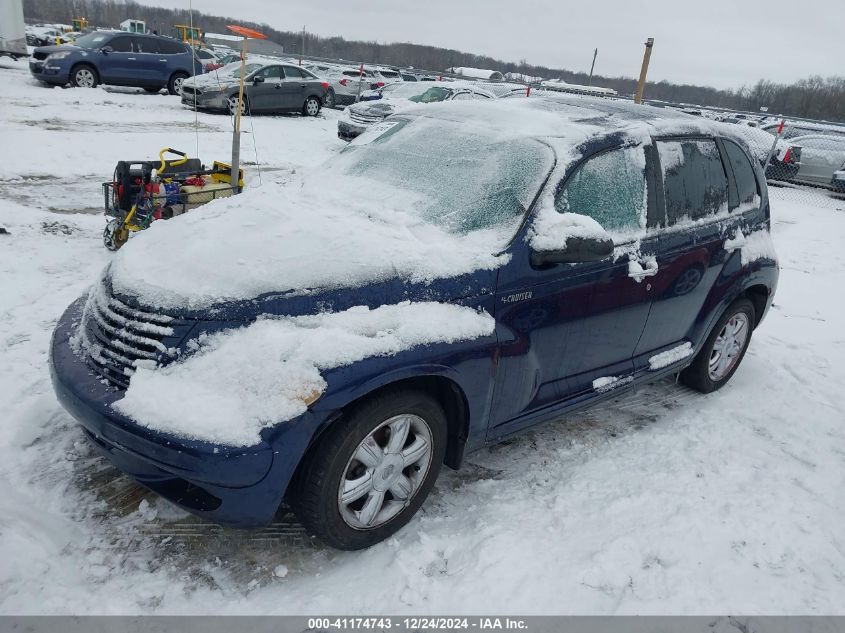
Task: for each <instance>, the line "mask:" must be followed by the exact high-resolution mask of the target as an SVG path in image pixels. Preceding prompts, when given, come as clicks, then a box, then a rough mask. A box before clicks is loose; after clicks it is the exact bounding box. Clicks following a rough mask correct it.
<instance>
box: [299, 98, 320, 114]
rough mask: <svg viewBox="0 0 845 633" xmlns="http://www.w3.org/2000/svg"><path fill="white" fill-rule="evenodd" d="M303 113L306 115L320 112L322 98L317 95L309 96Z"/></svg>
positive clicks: (303, 107)
mask: <svg viewBox="0 0 845 633" xmlns="http://www.w3.org/2000/svg"><path fill="white" fill-rule="evenodd" d="M302 114H304V115H305V116H317V115H318V114H320V100H319V99H318V98H317V97H308V98H307V99H306V100H305V103H304V104H303V106H302Z"/></svg>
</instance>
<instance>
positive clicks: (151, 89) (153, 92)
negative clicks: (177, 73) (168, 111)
mask: <svg viewBox="0 0 845 633" xmlns="http://www.w3.org/2000/svg"><path fill="white" fill-rule="evenodd" d="M144 90H145V91H146V92H149V93H150V94H151V95H156V94H158V93H159V92H161V86H159V87H158V88H144Z"/></svg>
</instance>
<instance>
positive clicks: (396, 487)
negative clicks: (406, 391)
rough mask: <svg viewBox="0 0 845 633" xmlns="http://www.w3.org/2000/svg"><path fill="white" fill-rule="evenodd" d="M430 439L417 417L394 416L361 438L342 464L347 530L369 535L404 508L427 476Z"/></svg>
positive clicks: (340, 505)
mask: <svg viewBox="0 0 845 633" xmlns="http://www.w3.org/2000/svg"><path fill="white" fill-rule="evenodd" d="M432 447H433V441H432V434H431V429H430V428H429V426H428V424H427V423H426V421H425V420H423V419H422V418H421V417H419V416H417V415H410V414H403V415H397V416H393V417H391V418H389V419H387V420H385V421H384V422H382V423H381V424H380V425H379V426H378V427H376V429H375V430H373V431H372V432H371V433H370V434H369V435H367V437H365V438H364V439H363V440H362V441H361V443H360V444H359V445H358V447H357V448H356V449H355V451H354V452H353V453H352V457H351V458H350V459H349V461H348V462H347V464H346V468H345V469H344V475H343V476H342V477H341V480H340V485H339V487H338V494H337V502H338V508H339V510H340V515H341V517H342V518H343V520H344V521H345V522H346V524H347V525H349V526H350V527H352V528H354V529H357V530H369V529H373V528H376V527H379V526H381V525H384V524H385V523H387V522H389V521H390V520H391V519H393V518H394V517H395V516H397V515H398V514H399V513H400V512H402V510H404V509H405V508H406V507H408V504H410V502H411V499H413V497H414V495H415V494H416V493H417V492H418V491H419V489H420V487H421V486H422V484H423V482H424V481H425V479H426V475H427V474H428V470H429V467H430V466H431V461H432V460H431V458H432Z"/></svg>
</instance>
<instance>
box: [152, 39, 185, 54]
mask: <svg viewBox="0 0 845 633" xmlns="http://www.w3.org/2000/svg"><path fill="white" fill-rule="evenodd" d="M158 50H159V52H160V53H161V54H162V55H178V54H180V53H184V52H185V50H186V49H185V45H184V44H180V43H179V42H174V41H171V40H158Z"/></svg>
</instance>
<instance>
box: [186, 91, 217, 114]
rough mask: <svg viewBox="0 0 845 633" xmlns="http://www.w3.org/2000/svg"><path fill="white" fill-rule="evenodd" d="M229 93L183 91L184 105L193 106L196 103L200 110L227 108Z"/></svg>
mask: <svg viewBox="0 0 845 633" xmlns="http://www.w3.org/2000/svg"><path fill="white" fill-rule="evenodd" d="M226 98H227V94H226V92H225V91H220V90H216V91H214V92H198V93H196V95H194V94H192V93H185V92H184V91H183V92H182V105H185V106H188V107H190V108H193V107H194V105H196V107H197V108H198V109H200V110H227V109H228V104H227V103H226Z"/></svg>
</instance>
